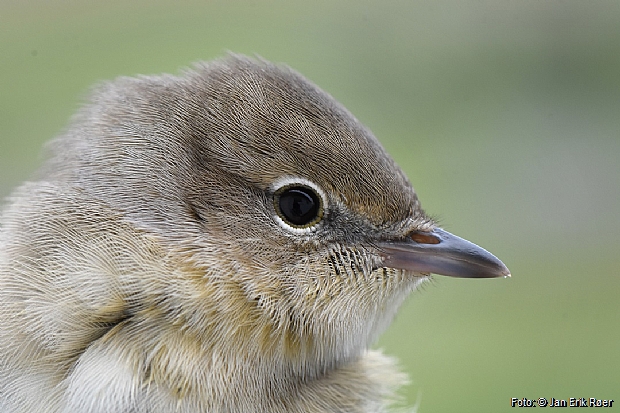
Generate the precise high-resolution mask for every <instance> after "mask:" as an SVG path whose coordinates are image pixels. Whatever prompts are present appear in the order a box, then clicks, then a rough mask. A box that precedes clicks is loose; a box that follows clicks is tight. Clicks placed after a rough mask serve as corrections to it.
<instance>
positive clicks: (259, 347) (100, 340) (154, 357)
mask: <svg viewBox="0 0 620 413" xmlns="http://www.w3.org/2000/svg"><path fill="white" fill-rule="evenodd" d="M49 152H50V156H49V160H48V161H47V163H46V164H45V165H44V167H43V168H42V169H41V171H40V173H39V175H38V177H37V178H36V179H34V180H33V181H31V182H27V183H24V184H23V185H22V186H21V187H19V188H18V189H17V190H16V191H15V192H14V193H13V194H12V195H11V196H10V197H9V200H8V203H7V205H6V206H5V208H4V210H3V213H2V218H1V233H0V320H2V321H1V322H0V411H2V412H3V413H17V412H19V413H22V412H28V413H32V412H35V413H43V412H50V413H52V412H53V413H58V412H63V413H86V412H88V413H172V412H175V413H198V412H200V413H204V412H209V413H224V412H226V413H233V412H240V413H245V412H262V413H267V412H269V413H278V412H383V411H386V409H387V404H388V403H389V401H390V400H391V399H392V397H393V391H394V389H395V388H396V387H398V385H400V384H402V382H403V381H404V380H405V377H404V376H403V375H402V374H400V373H398V372H397V369H396V367H395V365H394V363H393V362H392V361H391V359H390V358H388V357H386V356H384V355H382V353H381V352H379V351H375V350H369V346H370V345H371V344H372V343H373V342H374V341H375V339H376V338H377V336H378V335H379V334H380V333H381V332H382V330H384V329H385V328H386V326H387V325H388V324H389V323H390V321H391V319H392V317H393V316H394V313H395V312H396V310H397V308H398V307H399V305H400V304H401V303H402V302H403V300H404V299H405V297H407V295H409V293H410V292H411V291H412V290H414V289H415V288H416V287H417V286H418V285H419V284H420V283H422V282H423V281H425V280H427V279H428V276H429V274H430V273H437V274H444V275H449V276H456V277H474V278H476V277H479V278H482V277H497V276H508V275H509V272H508V269H507V268H506V267H505V266H504V265H503V264H502V263H501V261H499V260H498V259H497V258H495V257H494V256H493V255H491V254H490V253H488V252H486V251H485V250H483V249H482V248H480V247H478V246H476V245H474V244H472V243H469V242H468V241H465V240H463V239H461V238H458V237H456V236H454V235H452V234H450V233H448V232H446V231H444V230H441V229H439V228H438V227H437V226H436V224H435V223H434V222H433V220H432V219H431V218H429V217H428V216H427V215H425V213H424V212H423V210H422V209H421V207H420V203H419V201H418V198H417V196H416V193H415V192H414V190H413V188H412V186H411V184H410V183H409V181H408V179H407V177H406V176H405V174H404V173H403V172H402V171H401V170H400V169H399V168H398V166H396V164H395V163H394V161H393V160H392V159H391V158H390V157H389V156H388V154H387V153H386V152H385V150H384V149H383V148H382V147H381V145H380V144H379V143H378V141H377V140H376V139H375V137H374V136H373V135H372V134H371V132H370V131H369V130H368V129H366V128H365V127H364V126H362V125H361V124H360V123H359V122H358V120H357V119H355V118H354V117H353V116H352V115H351V114H350V113H349V112H348V111H347V110H346V109H344V108H343V107H342V106H341V105H340V104H338V103H337V102H335V101H334V99H333V98H332V97H330V96H329V95H328V94H326V93H325V92H323V91H321V90H320V89H318V88H317V87H316V86H315V85H313V84H312V83H310V82H309V81H307V80H306V79H304V78H303V77H302V76H301V75H299V74H297V73H296V72H294V71H292V70H291V69H288V68H286V67H281V66H278V65H274V64H271V63H269V62H266V61H263V60H260V59H259V58H255V59H254V58H247V57H243V56H236V55H231V56H228V57H227V58H224V59H222V60H219V61H215V62H211V63H201V64H198V65H196V66H195V68H193V69H192V70H187V71H185V72H184V73H183V74H182V75H180V76H172V75H163V76H140V77H137V78H120V79H117V80H115V81H113V82H109V83H104V84H102V85H100V86H99V87H98V88H97V89H96V90H95V92H94V93H93V95H92V98H91V100H90V103H88V104H86V105H85V106H84V107H83V108H82V109H81V110H80V111H79V112H78V113H77V115H76V116H75V117H74V119H73V121H72V124H71V125H70V127H69V128H68V129H67V130H66V132H65V133H63V134H62V136H60V137H59V138H57V139H55V140H54V141H52V143H51V144H50V146H49Z"/></svg>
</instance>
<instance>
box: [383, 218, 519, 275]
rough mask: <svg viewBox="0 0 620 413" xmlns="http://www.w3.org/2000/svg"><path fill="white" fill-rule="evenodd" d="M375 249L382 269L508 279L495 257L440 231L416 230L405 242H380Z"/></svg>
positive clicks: (501, 264)
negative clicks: (377, 248) (380, 256)
mask: <svg viewBox="0 0 620 413" xmlns="http://www.w3.org/2000/svg"><path fill="white" fill-rule="evenodd" d="M378 246H379V248H380V250H381V252H382V255H383V258H384V261H383V266H384V267H390V268H398V269H402V270H409V271H414V272H417V273H435V274H439V275H447V276H450V277H463V278H495V277H510V271H509V270H508V268H507V267H506V266H505V265H504V263H503V262H501V261H500V260H499V259H498V258H497V257H496V256H495V255H493V254H491V253H490V252H488V251H487V250H485V249H483V248H481V247H479V246H477V245H476V244H474V243H471V242H469V241H467V240H464V239H463V238H460V237H457V236H456V235H452V234H451V233H449V232H448V231H444V230H443V229H440V228H435V229H434V230H432V231H430V232H424V231H415V232H412V233H411V234H409V236H408V237H407V238H406V239H405V240H402V241H383V242H380V243H379V244H378Z"/></svg>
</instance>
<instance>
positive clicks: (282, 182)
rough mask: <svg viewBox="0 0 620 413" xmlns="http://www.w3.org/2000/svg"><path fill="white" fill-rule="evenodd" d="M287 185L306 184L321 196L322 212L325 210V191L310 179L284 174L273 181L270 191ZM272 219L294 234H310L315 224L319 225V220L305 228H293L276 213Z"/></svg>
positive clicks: (314, 229)
mask: <svg viewBox="0 0 620 413" xmlns="http://www.w3.org/2000/svg"><path fill="white" fill-rule="evenodd" d="M289 185H302V186H307V187H309V188H312V189H313V190H314V191H315V192H316V193H317V194H318V195H319V196H320V197H321V202H322V203H323V214H325V212H326V211H327V205H328V204H327V196H326V195H325V192H323V190H322V189H321V187H319V186H318V185H317V184H315V183H314V182H312V181H309V180H308V179H305V178H301V177H298V176H285V177H282V178H280V179H278V180H277V181H275V182H274V183H273V185H272V186H271V189H272V192H274V193H275V192H276V191H277V190H279V189H280V188H282V187H285V186H289ZM274 219H275V220H276V222H277V223H278V224H280V226H281V227H282V228H284V229H285V230H287V231H289V232H292V233H294V234H300V235H301V234H311V233H313V232H315V231H316V229H317V226H318V225H320V223H321V222H320V221H319V222H317V223H316V224H314V225H312V226H310V227H307V228H295V227H293V226H291V225H289V224H287V223H286V222H284V220H283V219H282V218H280V216H279V215H278V214H274Z"/></svg>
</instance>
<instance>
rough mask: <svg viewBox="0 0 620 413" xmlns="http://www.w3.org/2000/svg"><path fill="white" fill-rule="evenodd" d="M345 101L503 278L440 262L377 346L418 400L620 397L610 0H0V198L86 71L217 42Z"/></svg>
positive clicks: (89, 80) (148, 62) (617, 147)
mask: <svg viewBox="0 0 620 413" xmlns="http://www.w3.org/2000/svg"><path fill="white" fill-rule="evenodd" d="M228 50H230V51H235V52H240V53H247V54H253V53H257V54H259V55H261V56H263V57H264V58H267V59H269V60H273V61H277V62H285V63H287V64H288V65H290V66H292V67H293V68H295V69H296V70H298V71H300V72H301V73H303V74H305V75H306V76H307V77H309V78H310V79H311V80H313V81H314V82H315V83H317V84H318V85H320V86H321V87H322V88H323V89H325V90H327V91H328V92H329V93H331V94H332V95H333V96H334V97H335V98H336V99H338V100H339V101H341V102H342V103H343V104H344V105H345V106H347V107H348V108H349V109H350V110H351V111H352V112H353V113H354V114H355V115H356V117H358V119H360V120H361V121H362V122H363V123H365V124H366V125H367V126H368V127H370V129H372V130H373V132H374V133H375V134H376V136H377V137H378V138H379V139H380V140H381V141H382V142H383V144H384V145H385V147H386V148H387V150H388V151H389V152H390V153H391V154H392V155H393V156H394V158H395V159H396V161H397V162H398V163H399V164H400V165H401V166H402V167H403V168H404V169H405V171H406V173H407V174H408V176H409V177H410V179H411V181H412V182H413V184H414V186H415V187H416V189H417V191H418V194H419V196H420V198H421V200H422V203H423V205H424V207H425V209H426V210H427V211H428V212H430V213H431V214H432V215H434V216H437V217H438V218H439V219H440V222H441V223H442V225H443V226H444V228H446V229H448V230H449V231H452V232H454V233H456V234H458V235H461V236H463V237H465V238H468V239H470V240H472V241H474V242H476V243H479V244H480V245H482V246H484V247H486V248H488V249H489V250H491V251H492V252H493V253H495V254H496V255H497V256H499V257H500V258H501V259H502V260H503V261H504V262H505V263H506V264H507V265H508V267H509V268H510V269H511V271H512V274H513V277H512V278H511V279H499V280H461V279H448V278H445V277H435V279H434V282H433V283H431V284H427V286H426V287H425V288H423V289H422V291H419V292H417V293H415V294H413V295H412V296H411V298H410V299H409V300H408V302H407V303H406V305H405V306H404V307H403V308H402V310H401V311H400V313H399V314H398V316H397V318H396V320H395V322H394V324H393V325H392V326H391V328H390V329H389V330H388V331H387V332H386V333H385V334H384V335H383V336H382V338H381V340H380V342H379V343H378V344H377V345H378V346H379V347H382V348H384V349H385V350H386V352H388V353H390V354H392V355H395V356H396V357H398V358H399V359H400V361H401V364H402V367H403V369H404V370H405V371H407V372H408V373H409V374H410V376H411V379H412V384H411V385H410V386H409V387H407V388H406V389H404V391H403V395H404V397H405V398H406V401H407V403H409V404H413V403H415V402H416V401H418V402H420V412H422V413H424V412H501V411H509V410H511V408H510V398H511V397H519V398H522V397H527V398H530V399H534V398H538V397H546V398H550V397H555V398H564V399H566V398H569V397H588V398H589V397H596V398H605V399H615V400H616V404H615V405H614V408H613V409H614V410H617V409H620V408H619V407H617V406H620V369H619V367H620V351H619V347H620V346H619V341H620V304H619V303H618V299H619V295H620V294H619V293H620V276H619V275H620V235H619V234H620V2H618V1H598V0H595V1H581V0H579V1H577V0H573V1H571V0H564V1H541V0H524V1H514V0H513V1H506V0H480V1H456V0H447V1H431V0H424V1H404V0H403V1H352V0H351V1H326V0H323V1H315V2H303V1H285V0H279V1H278V0H274V1H249V0H247V1H178V2H174V1H133V2H127V1H118V0H112V1H110V0H108V1H106V2H102V1H94V0H89V1H85V0H74V1H42V0H38V1H33V0H21V1H5V0H0V196H2V197H5V196H7V195H8V194H9V193H10V191H11V189H12V188H14V187H15V186H16V185H18V184H19V183H20V182H22V181H23V180H25V179H28V177H29V176H30V175H31V174H32V172H33V171H34V170H35V168H36V167H37V165H39V164H40V163H41V147H42V144H43V143H44V142H45V141H46V140H48V139H50V138H51V137H53V136H54V135H56V134H58V133H59V132H61V131H62V129H63V127H64V126H66V125H67V123H68V120H69V118H70V116H71V115H72V113H73V112H74V111H75V110H76V108H77V107H78V106H79V105H80V102H82V101H83V100H84V99H85V97H86V96H87V92H88V89H89V87H90V86H91V85H92V84H93V83H95V82H98V81H101V80H104V79H112V78H114V77H116V76H119V75H133V74H138V73H161V72H172V73H176V72H178V71H179V69H180V68H183V67H186V66H188V65H190V64H191V63H192V62H194V61H197V60H202V59H212V58H215V57H219V56H222V55H223V54H225V53H226V51H228Z"/></svg>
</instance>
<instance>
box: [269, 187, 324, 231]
mask: <svg viewBox="0 0 620 413" xmlns="http://www.w3.org/2000/svg"><path fill="white" fill-rule="evenodd" d="M274 206H275V209H276V212H277V213H278V215H279V216H280V218H282V220H283V221H284V222H285V223H287V224H288V225H290V226H292V227H294V228H308V227H311V226H312V225H314V224H316V223H318V222H319V221H320V220H321V218H323V205H322V202H321V197H320V196H319V194H317V193H316V191H315V190H314V189H313V188H310V187H308V186H305V185H298V184H293V185H286V186H284V187H282V188H280V189H278V190H277V191H276V192H275V194H274Z"/></svg>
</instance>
